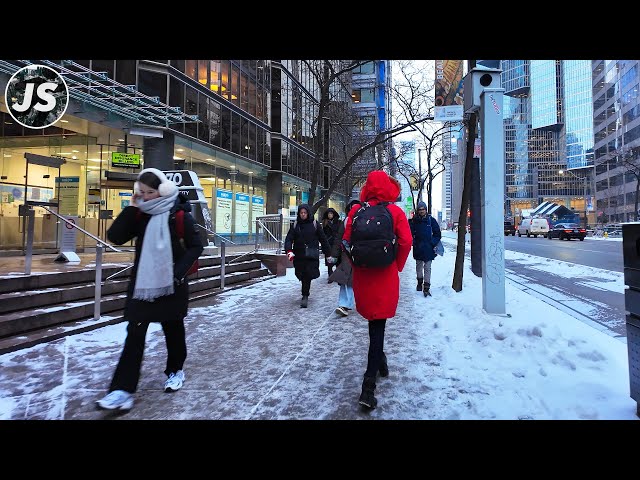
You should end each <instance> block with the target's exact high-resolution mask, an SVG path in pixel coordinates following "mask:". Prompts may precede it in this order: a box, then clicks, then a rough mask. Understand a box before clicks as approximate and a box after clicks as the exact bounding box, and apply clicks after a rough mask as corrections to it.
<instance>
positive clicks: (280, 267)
mask: <svg viewBox="0 0 640 480" xmlns="http://www.w3.org/2000/svg"><path fill="white" fill-rule="evenodd" d="M254 256H255V257H256V258H257V259H258V260H260V261H261V262H262V263H264V266H265V267H267V268H268V269H269V272H270V273H271V274H273V275H276V276H277V277H282V276H284V275H286V274H287V268H293V262H290V261H289V259H288V258H287V256H286V255H285V254H283V253H255V254H254Z"/></svg>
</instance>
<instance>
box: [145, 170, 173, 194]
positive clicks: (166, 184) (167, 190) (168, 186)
mask: <svg viewBox="0 0 640 480" xmlns="http://www.w3.org/2000/svg"><path fill="white" fill-rule="evenodd" d="M146 172H151V173H153V174H155V176H156V177H158V178H159V179H160V185H159V186H158V193H159V194H160V196H161V197H166V196H169V195H173V194H174V192H175V191H176V190H177V189H178V186H177V185H176V184H175V183H174V182H172V181H171V180H169V179H168V178H167V176H166V175H165V174H164V173H163V172H162V171H161V170H158V169H157V168H145V169H144V170H142V171H141V172H140V173H139V174H138V178H140V175H142V174H143V173H146ZM136 183H137V182H136Z"/></svg>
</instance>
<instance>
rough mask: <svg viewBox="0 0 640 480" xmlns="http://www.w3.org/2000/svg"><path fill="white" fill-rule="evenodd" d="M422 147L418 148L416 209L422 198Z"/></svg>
mask: <svg viewBox="0 0 640 480" xmlns="http://www.w3.org/2000/svg"><path fill="white" fill-rule="evenodd" d="M421 151H422V149H421V148H419V149H418V201H417V202H416V210H417V209H418V202H420V201H421V200H422V157H421V156H420V152H421Z"/></svg>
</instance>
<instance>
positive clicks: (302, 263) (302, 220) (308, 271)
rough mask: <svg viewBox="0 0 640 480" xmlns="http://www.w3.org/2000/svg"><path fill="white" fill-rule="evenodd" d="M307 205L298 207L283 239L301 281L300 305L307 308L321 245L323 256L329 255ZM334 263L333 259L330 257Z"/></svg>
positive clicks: (318, 271)
mask: <svg viewBox="0 0 640 480" xmlns="http://www.w3.org/2000/svg"><path fill="white" fill-rule="evenodd" d="M310 212H311V209H310V208H309V205H307V204H302V205H300V206H299V207H298V216H297V218H296V221H295V223H294V224H293V225H292V226H291V228H290V229H289V232H288V233H287V237H286V239H285V241H284V250H285V251H286V252H287V256H288V257H289V260H290V261H293V266H294V268H295V271H296V277H297V278H298V280H300V282H302V300H301V302H300V307H302V308H307V304H308V301H309V293H310V289H311V280H313V279H314V278H318V277H319V276H320V249H319V248H318V243H320V245H321V246H322V251H323V253H324V254H325V256H327V257H329V256H330V255H331V248H330V246H329V242H327V237H326V236H325V234H324V232H323V231H322V225H320V224H319V223H318V222H317V221H315V219H314V218H313V217H312V216H311V214H310ZM332 260H333V261H334V263H335V259H332Z"/></svg>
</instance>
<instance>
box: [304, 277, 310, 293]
mask: <svg viewBox="0 0 640 480" xmlns="http://www.w3.org/2000/svg"><path fill="white" fill-rule="evenodd" d="M310 290H311V279H310V278H303V279H302V296H303V297H308V296H309V291H310Z"/></svg>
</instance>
